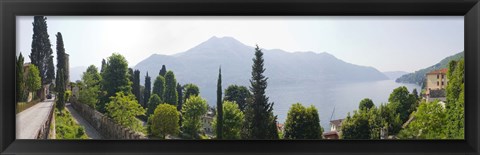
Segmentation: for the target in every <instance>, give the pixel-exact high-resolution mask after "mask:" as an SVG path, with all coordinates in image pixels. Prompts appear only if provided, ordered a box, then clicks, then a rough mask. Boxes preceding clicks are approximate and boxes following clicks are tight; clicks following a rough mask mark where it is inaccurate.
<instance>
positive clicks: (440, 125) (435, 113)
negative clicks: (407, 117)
mask: <svg viewBox="0 0 480 155" xmlns="http://www.w3.org/2000/svg"><path fill="white" fill-rule="evenodd" d="M413 116H414V118H415V119H414V120H413V121H411V122H410V123H409V124H408V125H407V127H406V128H405V129H403V130H402V131H400V133H399V134H398V137H399V138H402V139H445V138H446V136H445V134H444V133H445V132H444V131H443V130H444V129H445V128H444V125H445V118H446V112H445V109H444V108H443V107H442V105H440V104H439V103H438V101H434V102H429V103H427V102H422V103H421V104H420V107H419V108H418V110H417V111H416V112H415V113H414V114H413Z"/></svg>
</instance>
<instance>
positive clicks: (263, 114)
mask: <svg viewBox="0 0 480 155" xmlns="http://www.w3.org/2000/svg"><path fill="white" fill-rule="evenodd" d="M252 60H253V65H252V78H251V79H250V84H251V86H250V91H251V92H252V93H253V95H252V99H253V100H252V104H249V106H251V110H247V113H246V115H247V116H249V117H247V118H246V119H247V120H246V122H248V125H247V126H248V128H249V132H250V133H249V134H248V135H249V138H251V139H278V130H277V127H276V124H277V122H276V116H274V115H273V105H274V103H269V102H268V97H267V96H266V95H265V89H266V88H267V79H268V78H267V77H265V76H264V75H263V72H265V68H264V67H263V65H264V59H263V52H262V50H260V48H259V47H258V45H257V47H256V48H255V58H253V59H252ZM250 116H251V117H250Z"/></svg>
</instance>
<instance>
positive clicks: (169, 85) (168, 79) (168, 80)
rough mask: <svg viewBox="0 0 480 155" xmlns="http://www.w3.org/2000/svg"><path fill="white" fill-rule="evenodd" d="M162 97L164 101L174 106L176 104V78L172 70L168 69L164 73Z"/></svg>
mask: <svg viewBox="0 0 480 155" xmlns="http://www.w3.org/2000/svg"><path fill="white" fill-rule="evenodd" d="M163 99H164V102H165V103H168V104H171V105H175V106H176V105H177V99H178V94H177V80H176V79H175V74H173V72H172V71H168V72H167V74H165V92H164V94H163Z"/></svg>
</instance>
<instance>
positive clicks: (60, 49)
mask: <svg viewBox="0 0 480 155" xmlns="http://www.w3.org/2000/svg"><path fill="white" fill-rule="evenodd" d="M56 36H57V71H58V70H63V77H62V80H59V79H60V78H58V74H57V78H56V79H55V85H57V87H58V86H62V87H64V88H57V91H59V89H64V90H66V87H67V85H68V82H69V81H67V79H68V76H69V75H68V68H67V66H68V64H67V61H66V58H67V55H66V53H65V48H64V46H63V37H62V34H61V33H60V32H58V33H57V34H56ZM59 82H62V83H63V85H60V83H59Z"/></svg>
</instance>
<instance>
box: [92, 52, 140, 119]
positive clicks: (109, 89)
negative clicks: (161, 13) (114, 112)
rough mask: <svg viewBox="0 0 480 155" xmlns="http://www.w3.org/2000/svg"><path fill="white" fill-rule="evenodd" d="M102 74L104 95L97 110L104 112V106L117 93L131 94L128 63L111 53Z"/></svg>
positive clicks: (118, 55)
mask: <svg viewBox="0 0 480 155" xmlns="http://www.w3.org/2000/svg"><path fill="white" fill-rule="evenodd" d="M101 74H102V82H101V85H102V86H101V89H102V91H105V92H106V94H105V95H104V96H103V99H102V100H101V103H100V104H99V110H100V111H101V112H105V104H107V103H109V102H110V100H111V98H110V97H112V96H115V95H116V94H117V93H120V92H123V94H126V95H129V94H131V93H132V87H131V86H130V81H129V79H128V63H127V60H126V59H125V57H123V56H122V55H120V54H116V53H113V54H112V56H110V57H108V62H107V65H106V67H105V70H104V71H103V73H101Z"/></svg>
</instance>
